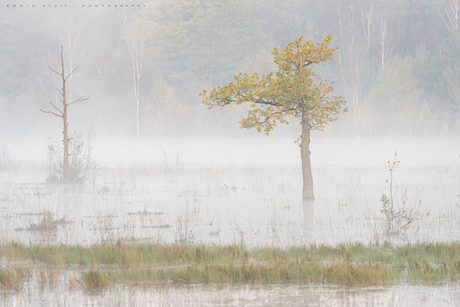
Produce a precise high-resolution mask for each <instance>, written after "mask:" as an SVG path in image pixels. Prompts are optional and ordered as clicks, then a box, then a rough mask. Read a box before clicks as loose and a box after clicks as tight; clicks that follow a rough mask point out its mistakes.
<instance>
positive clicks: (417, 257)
mask: <svg viewBox="0 0 460 307" xmlns="http://www.w3.org/2000/svg"><path fill="white" fill-rule="evenodd" d="M0 253H1V255H2V257H3V258H4V261H3V263H4V265H2V266H1V267H0V288H2V289H10V288H12V287H14V288H17V287H19V286H20V280H23V281H25V280H26V279H27V278H30V276H31V275H32V273H28V274H19V273H18V272H33V271H34V270H35V271H37V272H39V275H40V278H41V279H42V281H43V282H47V281H49V282H52V281H53V280H55V279H56V274H55V273H53V274H49V273H46V272H45V273H43V271H51V270H56V268H57V267H59V268H60V270H59V271H60V272H61V274H63V273H65V271H66V269H65V265H68V266H69V269H70V266H72V270H75V265H78V266H79V268H78V269H77V271H76V275H75V274H74V275H73V277H72V281H71V283H74V284H80V285H83V286H85V287H99V286H110V285H113V284H115V283H125V282H128V283H136V284H146V283H226V284H235V283H238V284H273V283H286V282H288V283H289V282H295V283H335V284H343V285H365V284H382V283H391V282H398V281H442V280H458V279H459V278H460V243H420V244H413V245H404V246H394V245H391V244H384V245H369V246H364V245H363V244H343V245H339V246H336V247H332V246H324V245H319V246H316V245H310V246H300V247H292V248H288V249H280V248H271V247H261V248H255V249H247V248H246V247H245V246H243V245H229V246H218V245H210V246H205V245H186V244H158V243H129V244H124V243H122V242H121V241H118V242H116V243H103V244H95V245H91V246H87V247H84V246H78V245H76V246H70V245H54V246H50V245H22V244H17V243H14V242H11V243H4V244H1V245H0ZM8 262H10V263H11V264H13V263H14V265H10V266H8V264H7V263H8ZM18 263H19V264H18ZM24 263H26V264H24ZM31 263H33V265H32V264H31ZM63 265H64V270H63ZM48 279H50V280H48Z"/></svg>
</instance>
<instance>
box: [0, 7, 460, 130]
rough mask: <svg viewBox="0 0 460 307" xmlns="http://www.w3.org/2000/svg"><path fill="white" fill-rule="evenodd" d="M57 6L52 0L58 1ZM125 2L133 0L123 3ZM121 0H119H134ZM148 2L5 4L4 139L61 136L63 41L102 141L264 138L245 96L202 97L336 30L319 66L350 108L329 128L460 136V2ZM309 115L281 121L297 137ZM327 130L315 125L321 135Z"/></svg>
mask: <svg viewBox="0 0 460 307" xmlns="http://www.w3.org/2000/svg"><path fill="white" fill-rule="evenodd" d="M49 2H50V3H52V1H49ZM125 2H126V3H129V1H125ZM125 2H123V3H125ZM144 4H145V6H144V7H143V8H140V9H138V8H131V7H129V8H120V7H117V8H114V7H112V8H108V7H106V8H101V7H98V8H96V7H85V8H81V7H80V8H38V7H37V8H7V9H6V8H2V10H1V15H2V16H1V17H2V18H0V29H1V31H0V58H1V59H2V60H1V61H0V84H1V85H0V131H1V136H8V137H22V136H26V135H27V136H30V135H32V136H44V135H47V133H54V134H55V135H58V133H59V132H60V131H61V127H62V123H61V122H60V121H59V120H58V119H57V118H54V117H52V116H49V114H43V113H41V112H40V109H49V107H50V106H49V102H53V103H54V104H57V103H58V102H59V93H58V92H57V91H56V88H60V86H61V87H62V84H61V85H60V84H59V80H58V79H56V75H55V74H54V73H52V72H51V71H50V69H49V68H48V66H50V67H51V68H54V69H56V68H59V65H60V55H59V53H60V45H61V44H62V45H63V46H64V59H65V65H66V69H67V71H69V72H70V71H71V70H72V69H74V68H75V67H77V66H78V65H80V64H81V67H80V68H79V69H78V70H77V71H76V72H75V74H73V75H72V76H71V77H70V78H69V83H68V88H67V91H68V95H70V99H71V100H74V99H77V98H78V97H80V96H89V95H92V97H91V99H90V100H88V101H85V102H80V103H77V104H75V105H73V106H72V108H71V110H70V111H69V123H70V129H80V130H84V129H89V128H90V127H93V129H94V131H96V133H97V135H98V136H102V137H140V138H156V137H191V136H194V137H254V136H256V135H257V134H256V132H246V131H241V130H240V129H239V123H238V122H239V120H240V119H242V118H243V115H244V114H245V113H246V109H245V107H244V106H239V107H229V108H226V110H225V111H220V110H218V109H216V110H212V111H209V110H207V108H206V107H205V106H204V105H202V104H201V98H200V97H199V96H198V93H199V92H201V91H202V90H204V89H207V90H209V89H211V88H213V87H215V86H218V85H224V84H226V83H228V82H230V81H232V80H233V76H234V75H235V74H236V73H238V72H240V71H242V72H244V73H252V72H254V71H257V72H259V73H267V72H269V71H274V70H276V66H275V65H274V64H273V56H272V55H271V52H272V50H273V48H274V47H280V48H283V47H285V46H286V44H287V43H288V42H289V41H292V40H295V39H297V38H298V37H299V36H300V35H304V36H305V37H306V39H309V40H311V41H313V42H319V41H321V40H322V39H323V37H324V36H325V35H326V34H332V35H333V37H334V40H333V44H332V45H334V46H335V45H338V46H339V47H340V49H339V50H338V51H337V52H336V53H335V54H334V60H332V61H330V62H328V63H326V64H324V65H323V66H318V67H317V68H316V70H317V71H318V72H319V73H320V74H321V75H322V76H324V77H325V78H326V79H327V80H329V81H334V86H335V94H336V95H342V96H343V97H345V98H346V99H347V101H348V108H349V113H348V115H346V116H345V115H344V116H341V117H340V118H339V119H338V121H337V122H336V123H334V124H333V125H331V126H329V127H327V128H326V131H325V133H322V134H321V135H323V136H363V137H387V136H392V137H418V136H434V137H436V136H458V135H460V112H459V106H460V29H459V26H460V0H322V1H315V0H302V1H300V0H284V1H276V0H252V1H249V0H156V1H152V2H145V3H144ZM299 132H300V126H299V125H290V126H287V127H286V128H283V129H280V130H275V133H274V134H275V135H277V136H284V135H289V136H291V135H295V136H297V135H298V134H299ZM317 135H319V134H317Z"/></svg>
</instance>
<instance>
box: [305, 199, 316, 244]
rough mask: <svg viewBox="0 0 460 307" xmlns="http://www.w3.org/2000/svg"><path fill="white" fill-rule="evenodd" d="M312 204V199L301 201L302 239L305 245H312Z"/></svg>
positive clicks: (313, 202)
mask: <svg viewBox="0 0 460 307" xmlns="http://www.w3.org/2000/svg"><path fill="white" fill-rule="evenodd" d="M314 204H315V201H314V200H312V199H303V201H302V209H303V231H302V239H304V240H305V243H312V242H311V241H312V233H313V219H314Z"/></svg>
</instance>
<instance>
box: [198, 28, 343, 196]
mask: <svg viewBox="0 0 460 307" xmlns="http://www.w3.org/2000/svg"><path fill="white" fill-rule="evenodd" d="M331 41H332V36H331V35H327V36H326V37H325V38H324V39H323V41H322V42H320V43H317V44H316V45H315V44H314V43H312V42H310V41H305V42H304V37H303V36H301V37H300V38H299V39H298V40H296V41H292V42H290V43H289V44H288V45H287V46H286V48H284V49H283V50H281V51H279V49H278V48H274V50H273V52H272V54H273V55H274V61H275V64H277V65H278V71H277V72H276V73H273V72H270V73H269V74H267V75H262V76H261V77H260V76H259V75H258V74H257V73H253V74H252V75H247V74H243V73H238V74H237V75H235V82H234V83H233V82H231V83H228V84H226V85H224V86H218V87H216V88H214V89H212V90H211V91H210V92H208V91H206V90H205V91H203V92H202V93H200V96H203V97H204V99H203V103H204V104H205V105H207V106H208V107H209V109H211V108H213V107H216V106H217V107H222V108H223V107H224V106H226V105H229V104H231V103H236V104H237V105H240V104H242V103H244V102H247V103H250V109H249V111H248V117H246V118H244V119H242V120H241V121H240V124H241V127H242V128H247V129H249V128H256V129H257V131H259V132H261V131H262V130H263V131H264V132H265V133H266V134H267V135H268V134H269V132H270V131H271V130H273V128H274V127H275V126H276V125H277V123H283V124H288V123H289V122H288V118H287V117H288V116H291V117H294V118H298V119H300V124H301V126H302V134H301V135H300V137H299V139H298V141H299V142H300V144H299V145H300V154H301V159H302V175H303V199H305V200H313V199H314V194H313V177H312V174H311V163H310V154H311V152H310V131H311V130H323V129H324V127H325V126H326V125H327V124H329V123H330V122H333V121H335V120H336V119H337V115H338V114H340V113H345V112H347V111H348V110H347V108H346V101H345V99H344V98H343V97H340V96H339V97H336V96H330V94H331V93H332V92H333V90H334V87H333V86H332V83H329V82H328V81H327V80H323V79H322V78H321V77H320V76H319V75H318V74H316V73H315V72H314V71H313V68H312V65H313V64H320V63H322V62H326V61H328V60H330V59H332V54H333V52H334V51H336V50H337V49H338V47H335V48H333V47H329V45H330V44H331Z"/></svg>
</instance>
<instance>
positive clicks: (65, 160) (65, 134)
mask: <svg viewBox="0 0 460 307" xmlns="http://www.w3.org/2000/svg"><path fill="white" fill-rule="evenodd" d="M61 66H62V71H61V72H60V73H59V72H57V71H56V70H54V69H52V68H51V67H49V66H48V68H49V69H51V71H53V72H54V73H55V74H57V75H58V76H60V77H61V79H62V90H61V91H60V90H59V89H56V90H57V91H58V92H59V94H60V95H61V96H62V98H61V99H60V101H61V102H62V110H61V109H60V108H58V107H57V106H55V105H54V104H53V103H52V102H50V104H51V106H52V107H53V109H54V110H55V111H43V110H42V109H40V111H42V112H43V113H49V114H53V115H54V116H57V117H60V118H62V120H63V125H64V131H63V132H62V133H63V140H62V141H63V144H64V156H63V163H62V168H63V169H62V176H63V180H64V181H68V178H69V132H68V127H67V126H68V123H67V108H68V107H69V106H70V105H72V104H74V103H75V102H78V101H84V100H88V99H89V98H91V96H88V97H84V96H81V97H80V98H78V99H77V100H74V101H70V102H69V103H67V99H66V82H67V79H68V78H69V77H70V76H71V75H72V74H73V73H74V72H75V71H76V70H77V69H78V68H79V67H80V65H79V66H77V67H76V68H75V69H74V70H71V72H70V74H68V75H67V76H66V75H65V72H64V57H63V46H62V45H61Z"/></svg>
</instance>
